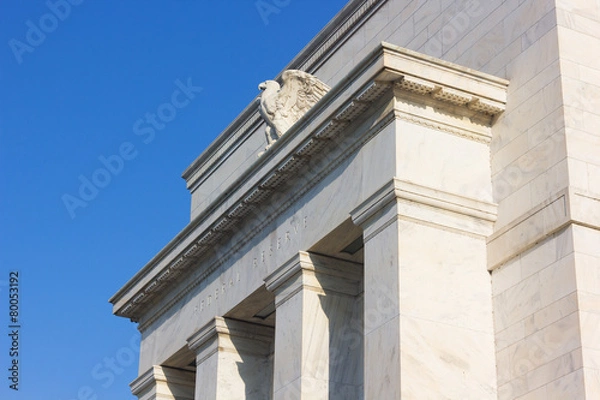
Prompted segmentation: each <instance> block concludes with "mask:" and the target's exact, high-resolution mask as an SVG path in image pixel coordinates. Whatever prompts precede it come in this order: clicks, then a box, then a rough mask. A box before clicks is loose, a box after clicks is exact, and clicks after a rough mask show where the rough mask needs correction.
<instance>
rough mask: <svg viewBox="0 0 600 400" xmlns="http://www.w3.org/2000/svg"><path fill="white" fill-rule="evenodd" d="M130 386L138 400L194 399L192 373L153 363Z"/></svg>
mask: <svg viewBox="0 0 600 400" xmlns="http://www.w3.org/2000/svg"><path fill="white" fill-rule="evenodd" d="M130 387H131V392H132V393H133V394H134V395H135V396H137V398H138V399H139V400H194V373H193V372H190V371H184V370H181V369H176V368H170V367H163V366H159V365H155V366H153V367H152V368H150V369H149V370H148V371H147V372H146V373H144V374H143V375H141V376H140V377H139V378H137V379H136V380H135V381H133V382H131V385H130Z"/></svg>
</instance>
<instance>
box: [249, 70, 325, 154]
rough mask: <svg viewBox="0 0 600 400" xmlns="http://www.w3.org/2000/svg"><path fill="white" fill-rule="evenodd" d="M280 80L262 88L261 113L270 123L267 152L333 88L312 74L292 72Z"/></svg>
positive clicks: (267, 130) (267, 131)
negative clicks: (280, 83) (280, 81)
mask: <svg viewBox="0 0 600 400" xmlns="http://www.w3.org/2000/svg"><path fill="white" fill-rule="evenodd" d="M281 80H282V84H283V85H282V86H280V85H279V83H277V82H276V81H271V80H269V81H265V82H263V83H261V84H260V85H258V88H259V89H260V90H262V91H263V92H262V94H261V96H260V99H258V101H259V107H258V109H259V112H260V114H261V115H262V117H263V118H264V120H265V122H266V123H267V128H266V129H265V133H266V136H267V147H266V148H265V150H267V149H268V148H269V147H271V146H272V145H273V143H275V142H276V141H277V139H279V138H280V137H281V136H283V134H285V132H287V130H288V129H289V128H290V127H291V126H292V125H294V123H296V121H298V120H299V119H300V118H302V116H303V115H304V114H305V113H306V112H307V111H308V110H310V108H311V107H312V106H314V105H315V104H316V103H317V101H319V99H321V97H323V96H324V95H325V93H327V92H328V91H329V89H330V88H329V86H327V85H326V84H324V83H323V82H321V81H320V80H319V79H317V78H316V77H314V76H312V75H311V74H309V73H306V72H303V71H298V70H295V69H288V70H287V71H284V72H283V74H282V75H281Z"/></svg>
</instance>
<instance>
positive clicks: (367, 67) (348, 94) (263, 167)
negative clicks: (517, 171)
mask: <svg viewBox="0 0 600 400" xmlns="http://www.w3.org/2000/svg"><path fill="white" fill-rule="evenodd" d="M507 85H508V82H507V81H506V80H503V79H500V78H496V77H493V76H490V75H487V74H484V73H480V72H478V71H474V70H471V69H468V68H464V67H461V66H458V65H455V64H452V63H448V62H445V61H442V60H438V59H435V58H433V57H429V56H426V55H423V54H419V53H417V52H414V51H410V50H407V49H403V48H400V47H397V46H394V45H390V44H387V43H382V44H380V45H378V46H377V48H375V49H374V50H373V51H372V52H371V53H370V54H369V55H368V56H367V57H365V58H364V59H363V60H362V62H360V63H359V64H358V65H357V66H356V67H355V68H354V69H353V70H352V72H351V73H350V74H349V75H348V76H347V77H346V79H344V80H343V81H341V82H339V83H338V84H337V85H335V86H333V87H332V88H331V90H330V91H329V92H328V93H327V94H326V95H325V96H324V97H323V98H322V99H321V100H320V101H319V102H318V103H317V104H316V105H315V106H314V107H313V108H312V109H310V110H309V111H308V112H307V113H306V114H305V115H304V116H303V117H302V118H301V119H300V120H298V121H297V122H296V123H295V124H294V125H293V126H292V127H291V128H290V129H289V130H288V131H287V133H286V134H285V135H284V136H282V137H281V138H280V139H279V140H277V141H276V142H275V143H274V144H273V145H272V146H271V147H270V148H269V150H268V151H267V152H265V153H264V154H263V155H262V156H261V157H260V158H257V159H256V160H255V161H254V163H253V164H252V165H251V166H250V167H249V168H248V169H246V170H244V171H242V173H240V175H239V176H238V177H237V179H235V180H234V182H233V183H232V184H231V185H229V186H228V187H227V188H226V189H224V190H223V191H222V192H221V193H219V194H218V196H217V197H216V199H215V200H214V201H212V202H211V203H210V204H209V205H208V206H207V207H206V208H205V209H203V210H202V211H201V212H200V213H199V214H198V215H197V216H196V217H195V218H194V219H193V220H192V221H191V222H190V224H189V225H188V226H187V227H186V228H184V230H183V231H182V232H181V233H180V234H178V235H177V236H176V237H175V238H174V239H173V240H172V241H171V242H170V243H169V244H168V245H167V246H166V247H165V248H164V249H163V250H162V251H161V252H160V253H159V254H158V255H157V256H156V257H155V258H154V259H153V260H151V261H150V262H149V263H148V264H147V265H146V266H145V267H144V268H143V269H142V270H141V271H140V272H139V273H138V274H136V275H135V276H134V277H133V278H132V279H131V280H130V281H129V282H128V283H127V284H126V285H125V286H124V287H123V289H121V290H120V291H119V292H118V293H117V294H115V295H114V296H113V297H112V298H111V300H110V301H111V303H112V304H113V305H114V313H115V314H117V315H119V316H124V317H129V318H131V319H132V320H135V321H138V320H140V318H142V317H143V315H144V314H145V313H146V312H147V310H149V309H150V308H151V307H153V305H154V304H155V303H156V300H157V299H160V298H162V297H163V296H164V295H165V293H167V292H168V290H166V285H167V284H168V283H175V282H178V281H179V279H180V277H181V276H182V274H183V273H184V272H186V273H189V272H190V271H191V270H193V269H198V268H202V269H203V270H205V271H204V272H205V273H204V274H203V275H202V276H207V275H208V274H210V273H212V272H213V271H214V270H215V269H216V268H217V267H218V266H219V265H222V264H223V263H224V262H225V261H226V257H224V256H223V255H220V256H219V254H217V255H216V256H217V257H216V259H215V260H212V261H208V258H209V256H210V255H213V256H214V255H215V251H214V248H215V246H217V244H218V243H219V242H220V241H222V239H223V238H224V237H226V236H227V235H229V233H230V232H231V231H233V230H235V229H237V228H236V227H238V226H240V225H241V224H242V222H243V221H245V220H248V219H251V217H252V216H253V217H254V218H255V219H256V218H257V217H259V216H260V214H261V211H260V208H261V205H263V204H264V203H265V202H267V201H269V198H270V197H272V196H273V194H274V193H276V192H277V191H278V190H280V187H283V186H285V185H289V184H290V182H292V181H302V180H304V183H303V184H302V185H300V186H302V187H311V185H314V182H313V181H314V180H315V179H322V177H323V176H324V175H326V174H327V172H328V170H327V168H323V170H322V171H315V170H314V168H313V171H311V173H313V174H314V175H315V177H314V178H312V177H308V176H302V173H300V174H299V173H298V171H301V169H302V168H304V167H305V166H306V165H307V164H308V163H309V161H310V163H311V164H313V163H314V164H316V163H315V160H318V159H320V158H323V157H327V156H328V154H330V153H331V154H333V153H334V150H335V151H336V152H338V153H339V154H338V153H336V155H335V158H339V157H342V156H344V157H347V156H348V154H350V153H351V152H352V151H355V150H356V148H358V146H360V145H361V144H362V143H364V141H366V140H368V137H367V138H362V139H361V140H362V142H361V140H358V141H355V142H354V143H351V144H348V143H345V142H344V143H342V142H343V140H342V139H341V138H343V137H344V136H345V135H347V133H348V132H349V131H351V130H352V129H350V128H352V127H353V126H355V125H356V124H358V123H360V122H359V121H363V120H364V118H365V116H367V115H371V114H373V113H374V111H375V110H376V109H377V110H380V111H379V114H378V116H377V118H376V121H375V122H374V124H373V127H372V128H371V130H370V131H373V132H374V131H376V130H377V129H380V128H378V125H382V124H388V123H389V122H390V120H393V119H394V118H398V116H399V115H401V114H402V115H404V114H406V110H403V108H402V107H401V106H398V107H397V104H399V103H406V99H408V100H409V102H411V103H415V102H417V103H423V104H427V105H428V106H429V107H433V108H435V109H439V110H444V113H445V114H452V115H458V118H455V120H456V121H458V122H460V123H464V124H465V125H464V126H463V125H461V126H462V127H463V128H465V129H466V131H468V130H469V129H471V128H472V127H471V126H468V125H469V121H474V123H473V124H472V125H473V127H475V128H473V129H474V130H477V128H476V127H477V126H482V125H484V126H485V127H487V128H486V129H489V127H490V126H491V124H492V123H493V121H494V119H495V117H496V116H497V115H498V114H499V113H501V112H502V111H503V110H504V106H505V103H506V88H507ZM381 110H383V111H381ZM442 130H443V129H442ZM256 134H261V135H262V132H261V133H258V132H257V133H256ZM373 134H375V133H373ZM475 136H477V135H475ZM484 136H485V135H484ZM344 146H346V147H347V149H343V151H341V150H340V148H341V147H344ZM309 181H310V182H309ZM311 182H313V183H311ZM305 191H306V190H304V191H301V190H298V192H297V193H295V194H294V195H290V196H289V198H281V200H282V203H284V204H281V206H280V207H278V210H281V209H283V208H284V207H286V204H287V205H289V203H291V202H293V201H294V200H295V199H297V198H298V196H300V195H302V194H303V193H305ZM294 196H295V197H294ZM265 218H267V219H269V218H270V219H269V221H270V220H272V219H273V218H274V216H273V215H269V216H266V217H265ZM259 228H260V226H259V225H256V227H255V228H253V229H254V230H249V231H248V236H252V235H253V234H255V233H256V230H257V229H259ZM250 239H251V237H248V238H246V239H245V240H246V242H241V243H238V244H236V246H237V247H236V248H237V249H240V248H241V247H242V246H243V245H244V244H245V243H247V241H248V240H250ZM189 285H193V283H190V284H189Z"/></svg>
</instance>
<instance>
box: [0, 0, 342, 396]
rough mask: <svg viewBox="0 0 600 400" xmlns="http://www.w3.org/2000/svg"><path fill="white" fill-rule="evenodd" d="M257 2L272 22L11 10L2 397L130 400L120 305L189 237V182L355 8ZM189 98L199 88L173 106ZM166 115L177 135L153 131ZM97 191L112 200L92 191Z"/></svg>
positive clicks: (3, 62) (169, 6) (223, 12)
mask: <svg viewBox="0 0 600 400" xmlns="http://www.w3.org/2000/svg"><path fill="white" fill-rule="evenodd" d="M53 2H54V3H53ZM72 3H77V5H74V4H72ZM258 3H262V6H263V7H267V6H266V5H265V4H267V5H271V6H272V7H275V9H271V10H272V11H277V12H273V13H271V14H269V15H268V16H266V18H263V17H264V16H261V14H260V13H259V10H258V9H257V2H256V1H254V0H239V1H224V0H223V1H206V0H169V1H166V0H146V1H141V0H128V1H118V2H117V1H110V2H109V1H105V2H102V1H91V0H71V3H66V0H50V2H48V3H47V2H45V1H42V0H28V1H23V2H16V1H3V2H2V3H1V4H0V39H1V40H0V207H1V212H0V218H1V219H0V327H1V328H0V329H1V332H2V335H1V336H0V399H3V400H5V399H6V400H12V399H27V400H30V399H32V400H33V399H35V400H37V399H43V400H47V399H48V400H75V399H86V400H93V399H96V400H101V399H111V400H113V399H133V396H132V395H131V394H130V392H129V386H128V384H129V382H131V381H132V380H133V379H134V378H135V377H136V376H137V356H138V354H137V353H135V360H131V356H132V355H133V352H134V350H137V337H138V336H137V330H136V326H135V324H133V323H131V322H129V321H128V320H126V319H123V318H119V317H115V316H113V315H112V308H111V305H110V304H109V303H108V299H109V297H110V296H112V295H113V294H114V293H115V292H116V291H117V290H118V289H119V288H120V287H121V286H122V285H123V284H124V283H125V282H126V281H127V280H128V279H129V278H130V277H131V276H133V275H134V273H135V272H136V271H137V270H138V269H140V268H141V267H142V266H143V265H144V264H145V263H146V262H147V261H148V260H149V259H150V258H151V257H152V256H153V255H154V254H156V253H157V252H158V251H159V250H160V249H161V248H162V247H163V246H164V245H165V244H166V243H167V242H168V241H169V240H170V239H171V238H172V237H174V236H175V235H176V234H177V233H178V232H179V231H180V230H181V229H182V228H183V227H184V226H185V225H186V224H187V222H188V220H189V195H188V192H187V190H186V189H185V183H184V181H183V180H182V179H181V178H180V175H181V172H182V171H183V170H184V169H185V168H186V167H187V166H188V165H189V164H190V163H191V162H192V161H193V160H194V159H195V158H196V157H197V156H198V155H199V154H200V153H201V152H202V150H204V149H205V148H206V146H207V145H208V144H209V143H210V142H211V141H212V140H213V139H214V138H215V137H216V136H217V135H218V134H219V133H220V132H221V131H222V130H223V129H224V128H225V127H226V126H227V125H228V123H229V122H231V120H232V119H233V118H235V116H236V115H237V114H238V113H239V112H240V111H242V110H243V108H244V107H245V106H246V105H247V104H248V103H249V102H250V101H251V100H252V99H253V98H254V96H256V95H257V93H258V89H257V84H258V83H259V82H261V81H263V80H265V79H270V78H272V77H273V76H275V75H276V74H277V73H278V72H279V71H280V70H281V69H282V68H283V67H285V65H286V64H287V63H288V62H289V61H290V60H291V59H292V58H293V56H294V55H295V54H296V53H297V52H298V51H299V50H301V49H302V47H304V45H305V44H307V43H308V41H309V40H310V39H312V37H313V36H314V35H315V34H316V33H317V32H318V31H319V30H320V29H321V28H322V27H323V26H325V24H326V23H327V22H328V21H329V20H330V19H331V17H333V16H334V15H335V14H336V13H337V12H338V11H339V10H340V9H341V8H342V7H343V5H344V3H345V0H327V1H317V0H312V1H307V0H277V1H275V0H266V1H262V2H258ZM49 4H56V6H55V7H54V6H51V5H49ZM65 4H71V5H70V9H67V8H66V7H65V6H64V5H65ZM274 4H279V6H276V5H274ZM52 8H54V11H52V10H51V9H52ZM264 10H266V8H265V9H264ZM265 22H268V24H267V23H265ZM42 28H43V29H42ZM44 30H45V31H46V32H44ZM178 80H179V83H176V81H178ZM188 81H189V82H188ZM179 85H184V86H185V85H191V86H193V87H195V88H196V89H192V91H190V92H189V96H188V97H185V96H183V97H182V96H179V97H176V98H175V100H173V99H172V94H173V93H174V92H175V90H176V89H177V88H178V86H179ZM198 87H201V88H202V89H201V90H200V89H197V88H198ZM175 103H176V104H177V106H178V108H175V107H173V104H175ZM157 111H161V112H162V113H163V114H162V115H163V116H164V117H165V119H167V120H168V122H167V123H164V124H162V123H161V122H160V121H158V122H156V123H155V124H156V125H155V127H152V125H151V122H149V121H147V120H145V116H146V114H147V113H150V114H152V113H157ZM173 112H175V114H174V115H173ZM140 119H141V120H140ZM138 121H140V122H138ZM136 124H137V133H140V134H141V135H136V132H135V126H136ZM151 132H153V136H151ZM119 152H121V153H122V156H126V157H127V158H129V159H128V160H124V161H123V162H122V164H121V163H120V162H118V161H116V159H115V157H111V156H113V155H115V154H119ZM103 157H104V158H103ZM101 160H104V162H105V163H106V162H112V164H110V166H111V168H112V170H113V172H112V173H111V174H110V175H109V176H106V174H103V173H102V172H101V171H100V170H101V169H102V168H103V161H101ZM98 171H100V172H98ZM94 179H95V182H96V183H98V185H101V186H103V187H101V188H99V189H97V191H94V190H92V189H90V188H89V187H87V188H84V189H81V186H82V185H83V186H86V185H85V184H82V182H87V180H90V181H91V182H92V183H93V182H94ZM80 189H81V190H83V191H82V193H83V194H81V193H79V192H80ZM65 202H66V203H65ZM65 204H67V205H68V206H67V205H65ZM10 271H18V273H19V290H20V291H19V295H20V303H19V307H20V309H19V319H18V323H19V325H21V328H20V329H19V358H18V360H19V373H20V381H19V391H18V392H15V391H14V390H10V389H9V387H8V386H9V383H10V381H9V380H8V376H9V373H10V372H9V371H8V368H9V367H10V365H11V364H10V363H11V360H12V358H11V357H10V356H9V350H10V347H11V342H10V337H9V333H10V329H9V327H8V325H9V322H10V321H9V287H8V280H9V273H10ZM132 341H133V343H132ZM111 359H113V360H114V361H113V364H112V366H111V365H109V363H110V362H111V361H110V360H111Z"/></svg>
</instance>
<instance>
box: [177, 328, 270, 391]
mask: <svg viewBox="0 0 600 400" xmlns="http://www.w3.org/2000/svg"><path fill="white" fill-rule="evenodd" d="M272 341H273V329H272V328H270V327H267V326H262V325H257V324H252V323H248V322H242V321H236V320H231V319H228V318H221V317H216V318H215V319H214V320H213V321H211V322H210V323H209V324H207V325H206V326H205V327H204V328H202V329H201V330H200V331H198V332H197V333H196V334H194V335H193V336H192V337H190V338H189V339H188V346H189V347H190V349H192V350H193V351H195V352H196V368H197V369H196V394H195V397H194V399H195V400H208V399H231V400H236V399H239V400H242V399H246V400H265V399H269V398H270V387H271V385H270V382H271V377H272V363H271V361H270V354H271V350H272Z"/></svg>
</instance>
